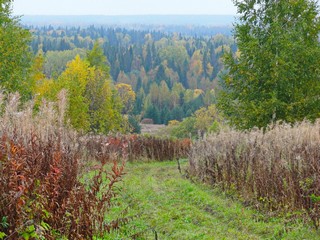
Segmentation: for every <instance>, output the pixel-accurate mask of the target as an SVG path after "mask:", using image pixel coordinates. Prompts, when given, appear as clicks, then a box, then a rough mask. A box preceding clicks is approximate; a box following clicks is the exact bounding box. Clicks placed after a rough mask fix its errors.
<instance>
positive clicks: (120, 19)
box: [22, 15, 235, 30]
mask: <svg viewBox="0 0 320 240" xmlns="http://www.w3.org/2000/svg"><path fill="white" fill-rule="evenodd" d="M234 21H235V16H233V15H126V16H125V15H123V16H101V15H87V16H80V15H78V16H74V15H73V16H59V15H55V16H54V15H25V16H23V17H22V23H23V24H25V25H33V26H44V25H51V26H89V25H96V26H99V25H101V26H118V27H133V28H136V29H137V28H139V27H141V25H144V26H162V25H166V26H172V25H176V26H177V25H180V26H207V27H231V26H232V23H233V22H234ZM157 29H158V30H159V28H157Z"/></svg>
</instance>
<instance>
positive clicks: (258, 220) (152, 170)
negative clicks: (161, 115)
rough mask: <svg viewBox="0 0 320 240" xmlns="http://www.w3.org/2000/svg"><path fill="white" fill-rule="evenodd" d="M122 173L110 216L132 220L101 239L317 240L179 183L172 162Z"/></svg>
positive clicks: (212, 193) (181, 180) (281, 221)
mask: <svg viewBox="0 0 320 240" xmlns="http://www.w3.org/2000/svg"><path fill="white" fill-rule="evenodd" d="M186 164H187V163H186V162H183V163H182V166H183V167H186ZM127 172H128V174H127V175H126V176H125V178H124V182H123V186H122V188H123V191H122V193H121V195H120V196H119V199H118V202H119V204H118V206H116V207H114V208H113V209H112V212H111V215H113V216H116V215H119V214H121V212H122V211H123V209H126V210H127V213H126V216H130V217H132V220H131V221H130V223H129V224H128V225H127V226H126V227H124V228H123V229H121V231H119V233H113V234H112V236H109V237H108V238H106V239H156V235H157V238H158V239H161V240H163V239H178V240H184V239H196V240H198V239H320V232H319V231H318V232H316V231H314V230H312V229H309V228H307V227H306V226H304V225H303V224H301V223H298V222H296V223H290V225H289V224H286V222H285V220H284V219H281V218H270V217H269V218H267V217H265V216H264V215H262V214H261V213H258V212H256V211H254V210H250V209H248V208H246V207H244V206H243V205H241V204H240V203H238V202H237V201H233V200H232V199H230V198H226V197H224V196H223V194H221V193H220V194H219V193H218V192H217V191H214V190H212V189H210V188H209V187H207V186H204V185H201V184H194V183H192V182H190V181H189V180H187V179H184V178H183V177H182V176H181V175H180V174H179V172H178V170H177V165H176V163H175V162H163V163H135V164H128V165H127Z"/></svg>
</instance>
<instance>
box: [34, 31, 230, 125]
mask: <svg viewBox="0 0 320 240" xmlns="http://www.w3.org/2000/svg"><path fill="white" fill-rule="evenodd" d="M31 32H32V33H33V40H32V42H31V47H32V49H33V51H34V53H38V52H39V51H40V52H43V53H44V67H43V71H44V73H45V75H46V77H47V78H55V77H57V76H59V75H60V74H61V73H62V72H63V71H64V70H65V68H66V64H67V62H68V61H71V60H72V59H74V57H75V56H76V55H80V56H81V57H84V56H85V53H86V51H87V50H90V49H92V48H93V45H94V43H95V42H96V41H97V42H98V43H99V44H100V46H101V47H102V49H103V52H104V55H105V56H106V57H107V59H108V65H109V66H110V75H111V77H112V79H113V81H114V83H115V84H125V85H129V86H131V88H132V90H133V91H134V95H135V97H134V98H133V99H131V100H133V101H131V102H128V103H125V105H129V106H127V107H126V110H124V111H123V114H129V115H133V116H137V117H135V118H136V119H138V120H140V119H141V118H151V119H153V121H154V122H155V123H161V124H162V123H165V124H166V123H168V121H170V120H182V119H183V118H185V117H188V116H190V115H191V114H192V113H193V112H195V111H196V110H197V109H199V108H200V107H203V106H209V105H211V104H212V103H214V102H215V96H214V89H215V87H216V86H217V78H218V75H219V73H220V72H221V71H222V69H223V65H222V61H221V57H222V56H223V54H224V52H226V51H229V50H230V49H231V50H232V51H233V52H235V51H236V45H235V43H234V40H233V39H231V38H230V37H227V36H224V35H220V34H218V35H215V36H212V37H186V36H183V35H182V34H166V33H164V32H161V31H149V30H146V31H145V30H141V31H139V30H127V29H120V28H117V29H113V28H104V27H94V26H91V27H88V28H80V27H78V28H76V27H73V28H61V27H60V28H53V27H51V26H49V27H36V28H31ZM122 87H123V86H122Z"/></svg>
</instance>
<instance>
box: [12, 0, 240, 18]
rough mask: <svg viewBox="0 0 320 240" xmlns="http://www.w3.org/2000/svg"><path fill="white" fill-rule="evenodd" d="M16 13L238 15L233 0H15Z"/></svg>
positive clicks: (14, 10) (14, 8)
mask: <svg viewBox="0 0 320 240" xmlns="http://www.w3.org/2000/svg"><path fill="white" fill-rule="evenodd" d="M13 12H14V14H16V15H235V14H236V8H235V6H234V5H233V3H232V0H14V3H13Z"/></svg>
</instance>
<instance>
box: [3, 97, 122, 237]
mask: <svg viewBox="0 0 320 240" xmlns="http://www.w3.org/2000/svg"><path fill="white" fill-rule="evenodd" d="M59 99H60V102H59V103H60V104H63V102H64V97H63V96H61V95H60V97H59ZM19 105H20V103H19V96H18V95H10V96H8V100H7V101H6V103H5V104H4V106H5V107H4V108H5V110H4V113H3V115H2V116H1V118H0V123H1V124H0V133H1V138H0V192H1V195H0V222H1V223H0V235H1V236H0V238H2V237H3V236H5V237H6V238H8V239H20V238H24V239H29V238H37V239H40V238H41V239H57V238H59V237H62V236H63V237H67V239H92V238H93V237H94V236H102V235H103V234H107V233H108V232H110V231H111V230H113V229H116V228H118V227H119V226H120V225H121V224H122V223H125V222H126V219H120V218H119V219H114V220H112V221H106V220H105V217H106V214H107V213H108V209H109V208H110V206H111V204H112V199H113V197H114V196H115V194H116V193H117V192H118V190H115V185H116V183H117V182H119V181H120V180H121V178H122V176H123V174H124V165H123V164H120V165H119V163H118V162H116V161H112V160H113V159H108V160H110V161H100V163H98V164H94V162H95V161H94V159H93V158H90V161H88V160H89V159H87V158H86V156H87V155H85V154H84V151H83V146H82V145H81V144H80V141H79V137H78V135H77V134H76V133H75V132H73V131H72V130H71V129H68V128H66V127H64V126H63V125H59V122H60V123H63V115H64V113H63V111H64V109H65V108H64V107H63V106H61V105H59V104H58V105H57V106H52V105H50V104H46V103H44V104H43V106H42V107H41V108H40V110H39V112H38V113H37V114H33V113H32V104H29V106H25V108H23V109H22V110H21V109H20V110H19V107H18V106H19ZM54 109H59V111H60V112H59V111H55V110H54ZM44 116H45V117H44ZM59 116H60V117H59ZM59 119H60V121H59ZM100 160H101V159H100ZM89 162H90V163H91V164H90V165H89V164H88V163H89ZM88 179H89V181H88Z"/></svg>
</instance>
